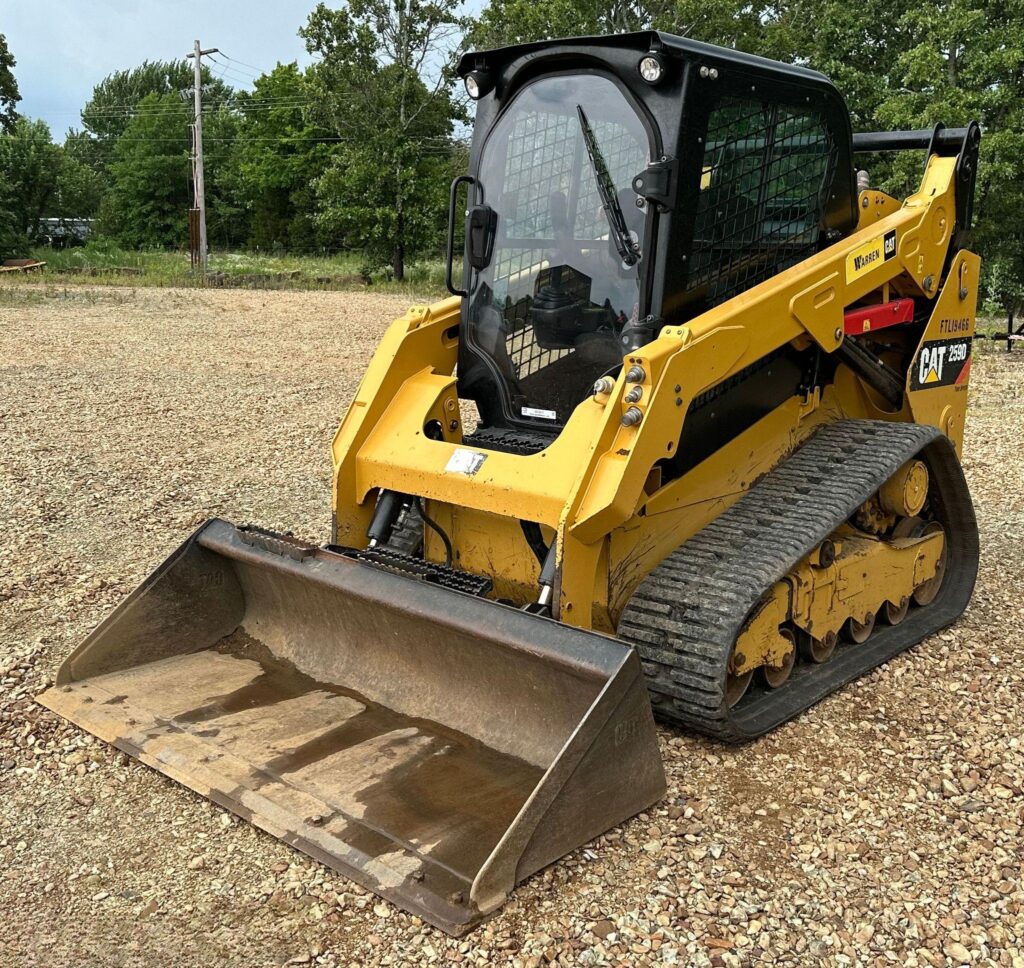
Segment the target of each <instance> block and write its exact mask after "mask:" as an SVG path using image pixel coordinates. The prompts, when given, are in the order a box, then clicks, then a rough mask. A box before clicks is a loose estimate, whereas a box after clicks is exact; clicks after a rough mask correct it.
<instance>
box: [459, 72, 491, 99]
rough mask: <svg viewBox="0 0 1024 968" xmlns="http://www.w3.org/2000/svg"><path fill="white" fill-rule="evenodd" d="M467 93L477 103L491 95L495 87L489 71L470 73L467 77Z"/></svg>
mask: <svg viewBox="0 0 1024 968" xmlns="http://www.w3.org/2000/svg"><path fill="white" fill-rule="evenodd" d="M465 84H466V93H467V94H468V95H469V96H470V97H471V98H472V99H473V100H474V101H477V100H479V99H480V98H482V97H483V96H484V95H485V94H487V93H489V92H490V90H491V88H492V87H493V86H494V81H493V79H492V78H491V75H490V73H489V72H487V71H470V72H469V73H468V74H467V75H466V81H465Z"/></svg>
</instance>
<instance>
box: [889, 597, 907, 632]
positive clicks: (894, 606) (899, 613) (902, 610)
mask: <svg viewBox="0 0 1024 968" xmlns="http://www.w3.org/2000/svg"><path fill="white" fill-rule="evenodd" d="M909 611H910V598H909V596H907V595H904V596H903V597H902V598H901V599H900V600H899V602H896V603H893V602H886V603H885V604H884V605H883V606H882V617H883V618H884V619H885V621H886V624H888V625H899V624H900V622H902V621H903V620H904V619H905V618H906V617H907V612H909Z"/></svg>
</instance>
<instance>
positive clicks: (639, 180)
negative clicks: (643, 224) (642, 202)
mask: <svg viewBox="0 0 1024 968" xmlns="http://www.w3.org/2000/svg"><path fill="white" fill-rule="evenodd" d="M678 171H679V160H678V159H677V158H667V157H663V158H662V159H661V160H660V161H655V162H652V163H651V164H649V165H648V166H647V167H646V168H645V169H644V170H643V171H642V172H640V174H639V175H636V176H635V177H634V178H633V191H635V192H636V193H637V195H639V196H640V197H641V198H643V199H646V200H647V201H648V202H651V203H653V204H654V205H657V206H658V209H659V211H662V212H668V211H671V209H672V205H673V203H674V202H675V192H676V182H677V180H678V179H677V174H678Z"/></svg>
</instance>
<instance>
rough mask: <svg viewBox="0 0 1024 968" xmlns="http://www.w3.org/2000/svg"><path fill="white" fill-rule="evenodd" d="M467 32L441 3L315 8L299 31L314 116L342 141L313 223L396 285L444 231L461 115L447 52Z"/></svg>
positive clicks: (365, 0) (367, 2) (389, 1)
mask: <svg viewBox="0 0 1024 968" xmlns="http://www.w3.org/2000/svg"><path fill="white" fill-rule="evenodd" d="M465 26H466V22H465V21H464V20H463V19H461V18H459V17H457V16H456V15H455V14H454V13H453V12H452V8H451V7H450V6H447V5H444V4H441V3H433V2H424V0H351V2H349V3H348V4H347V5H346V6H345V7H343V8H342V9H340V10H332V9H330V8H328V7H327V6H325V5H324V4H322V3H321V4H318V5H317V7H316V9H315V10H314V11H313V13H312V14H311V15H310V18H309V21H308V23H307V24H306V26H305V27H304V28H303V29H302V30H301V31H300V33H301V36H302V37H303V38H304V39H305V41H306V47H307V49H308V50H309V52H310V53H312V54H315V55H317V57H318V58H319V60H318V62H317V63H316V64H315V65H314V66H313V67H312V68H311V69H310V71H309V74H308V77H309V86H310V90H311V93H312V94H313V96H314V101H315V103H317V104H318V105H319V107H318V109H317V111H316V112H315V117H316V119H317V120H319V121H321V122H322V123H323V124H325V125H328V126H329V127H330V128H331V129H332V131H334V132H335V133H336V134H337V136H338V137H339V138H343V139H344V140H343V141H342V142H341V143H340V144H339V147H338V149H337V150H336V154H335V158H334V163H333V164H332V166H331V168H330V169H329V170H328V171H327V172H326V173H325V175H324V176H323V177H322V178H321V179H320V182H319V185H318V191H319V195H320V199H321V203H322V205H323V211H322V214H321V222H322V224H323V225H324V226H325V228H326V229H328V230H329V231H331V232H332V233H334V234H335V235H336V237H338V238H339V239H340V240H341V241H342V242H343V243H344V244H345V245H348V246H351V247H353V248H361V249H363V250H364V251H365V252H366V254H367V256H368V258H369V259H370V260H371V261H373V262H376V263H378V264H382V263H387V262H389V263H390V265H391V267H392V270H393V272H394V276H395V278H396V279H402V278H404V275H405V263H406V259H407V257H408V256H409V255H410V254H415V253H417V252H422V251H425V250H427V249H430V248H432V247H434V246H437V245H439V244H440V240H441V238H442V235H443V231H444V228H443V227H444V222H445V216H444V210H445V201H444V193H445V186H444V185H443V183H442V182H443V174H444V173H446V172H447V170H448V168H447V164H448V158H449V157H450V154H451V138H452V131H453V122H454V121H455V120H456V119H459V118H461V117H462V110H461V108H460V106H459V105H458V103H457V102H455V101H454V100H453V99H452V96H451V90H452V80H453V73H452V69H453V62H454V52H453V50H452V48H453V42H454V40H455V39H456V38H457V37H459V36H461V32H462V31H463V30H464V29H465ZM424 78H426V80H425V79H424Z"/></svg>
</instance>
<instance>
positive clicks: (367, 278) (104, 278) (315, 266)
mask: <svg viewBox="0 0 1024 968" xmlns="http://www.w3.org/2000/svg"><path fill="white" fill-rule="evenodd" d="M32 256H33V257H34V258H36V259H40V260H41V261H43V262H45V263H46V268H45V269H44V270H43V271H42V272H41V273H38V274H31V275H26V276H23V277H19V278H18V279H17V280H16V285H18V286H19V287H20V286H22V285H33V284H39V283H44V284H51V285H52V284H53V282H54V281H55V280H54V277H55V276H59V277H61V279H60V281H61V282H62V283H63V282H67V283H71V282H72V281H75V282H77V281H81V282H88V283H90V284H95V285H113V286H180V287H187V288H194V287H205V288H243V289H245V288H247V289H324V290H342V291H344V290H353V289H366V288H372V289H374V290H377V291H382V292H398V293H408V294H410V295H412V294H416V295H419V296H426V297H437V298H440V297H442V296H444V294H445V286H444V263H443V262H442V261H441V260H440V259H438V260H424V261H420V262H415V263H412V264H410V265H409V266H407V267H406V274H405V279H403V280H402V282H396V281H395V280H394V278H393V277H392V274H391V272H390V270H379V271H375V272H370V273H367V272H366V271H365V270H364V269H363V260H362V258H361V256H360V255H359V254H358V253H345V254H341V255H332V256H291V255H269V254H262V253H243V252H216V253H211V255H210V263H209V272H208V275H207V277H206V278H205V279H203V278H201V277H200V276H199V275H198V274H197V273H196V272H194V271H193V270H192V266H191V264H190V261H189V257H188V254H187V253H182V252H164V251H130V250H126V249H121V248H119V247H118V246H114V245H111V244H109V243H106V242H102V241H99V242H91V243H89V244H88V245H85V246H82V247H80V248H74V249H48V248H38V249H35V250H33V252H32ZM14 281H15V280H12V282H14Z"/></svg>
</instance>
